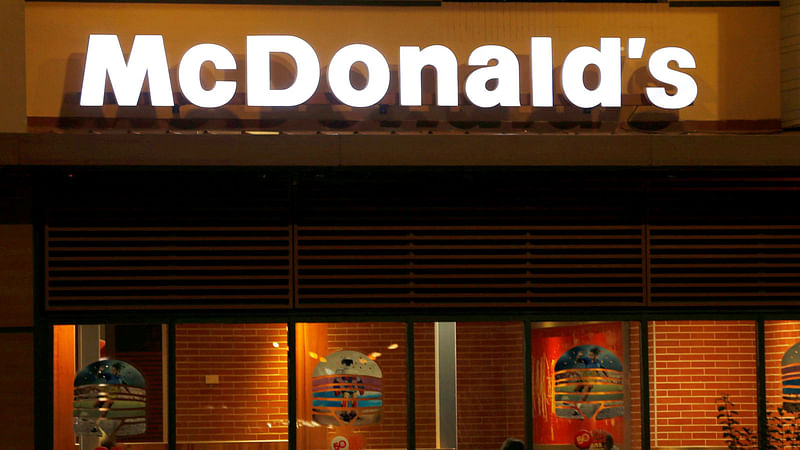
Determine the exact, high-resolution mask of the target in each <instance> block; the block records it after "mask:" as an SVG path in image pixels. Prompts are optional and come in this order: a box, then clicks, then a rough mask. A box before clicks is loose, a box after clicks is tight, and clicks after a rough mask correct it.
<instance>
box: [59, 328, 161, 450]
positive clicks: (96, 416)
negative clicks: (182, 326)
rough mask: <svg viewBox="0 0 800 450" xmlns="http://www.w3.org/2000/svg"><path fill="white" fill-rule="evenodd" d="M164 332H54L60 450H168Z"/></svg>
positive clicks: (111, 329) (82, 329)
mask: <svg viewBox="0 0 800 450" xmlns="http://www.w3.org/2000/svg"><path fill="white" fill-rule="evenodd" d="M165 336H166V333H165V326H164V325H160V324H156V325H149V324H136V325H125V324H106V325H58V326H54V327H53V383H54V385H53V393H54V398H53V438H54V439H53V442H54V448H55V449H65V450H66V449H75V448H78V449H80V450H85V449H89V450H94V449H95V448H96V447H98V446H100V445H102V446H105V447H107V448H111V447H114V446H115V445H125V446H130V447H135V446H137V445H144V444H145V443H146V444H147V448H151V449H166V441H167V439H166V427H165V423H166V417H165V408H164V405H165V399H166V379H165V376H164V374H165V367H166V353H165V351H164V350H165V347H166V345H165Z"/></svg>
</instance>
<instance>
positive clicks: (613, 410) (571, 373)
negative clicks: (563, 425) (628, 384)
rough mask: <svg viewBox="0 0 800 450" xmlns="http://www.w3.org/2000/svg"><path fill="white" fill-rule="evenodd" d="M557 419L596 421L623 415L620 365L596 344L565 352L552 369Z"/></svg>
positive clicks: (612, 355) (609, 353) (614, 356)
mask: <svg viewBox="0 0 800 450" xmlns="http://www.w3.org/2000/svg"><path fill="white" fill-rule="evenodd" d="M553 369H554V370H553V376H554V377H555V394H554V396H553V398H554V400H555V403H556V416H558V417H559V418H562V419H577V420H583V419H588V418H594V419H597V420H603V419H610V418H612V417H620V416H622V415H623V414H625V405H624V401H625V392H624V386H623V372H622V362H620V360H619V358H617V355H615V354H613V353H611V351H609V350H608V349H605V348H603V347H600V346H597V345H591V344H590V345H579V346H577V347H573V348H571V349H569V350H568V351H566V352H565V353H564V354H563V355H561V357H560V358H559V359H558V361H556V363H555V367H554V368H553Z"/></svg>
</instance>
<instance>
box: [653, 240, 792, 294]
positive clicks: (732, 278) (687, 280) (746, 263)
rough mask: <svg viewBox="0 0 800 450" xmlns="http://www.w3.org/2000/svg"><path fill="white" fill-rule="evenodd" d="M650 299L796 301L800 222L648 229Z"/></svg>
mask: <svg viewBox="0 0 800 450" xmlns="http://www.w3.org/2000/svg"><path fill="white" fill-rule="evenodd" d="M648 234H649V236H648V237H649V253H650V264H649V266H650V282H649V289H650V301H651V303H670V304H673V303H682V304H683V303H685V304H709V303H717V304H720V303H728V304H730V303H736V302H750V303H751V304H758V305H760V306H763V305H767V304H770V303H782V302H786V301H792V302H797V301H798V300H800V225H704V226H691V225H667V226H656V225H654V226H650V227H649V233H648Z"/></svg>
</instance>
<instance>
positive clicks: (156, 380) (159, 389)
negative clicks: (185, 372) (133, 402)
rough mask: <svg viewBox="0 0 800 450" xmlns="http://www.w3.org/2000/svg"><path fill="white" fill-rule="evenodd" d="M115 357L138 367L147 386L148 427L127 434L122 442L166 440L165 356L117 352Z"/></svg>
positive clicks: (146, 413)
mask: <svg viewBox="0 0 800 450" xmlns="http://www.w3.org/2000/svg"><path fill="white" fill-rule="evenodd" d="M113 358H115V359H120V360H122V361H125V362H128V363H130V364H132V365H133V367H136V369H138V370H139V372H141V373H142V376H143V377H144V379H145V382H146V386H147V403H146V405H145V420H146V421H147V429H146V430H145V432H144V434H140V435H135V436H125V437H124V438H121V439H120V442H162V441H164V426H163V424H164V410H163V409H162V408H163V403H164V401H163V399H164V389H163V377H162V373H163V372H164V367H163V362H164V359H163V356H162V355H161V352H160V351H159V352H153V351H150V352H144V351H143V352H124V353H123V352H116V353H115V354H114V355H113Z"/></svg>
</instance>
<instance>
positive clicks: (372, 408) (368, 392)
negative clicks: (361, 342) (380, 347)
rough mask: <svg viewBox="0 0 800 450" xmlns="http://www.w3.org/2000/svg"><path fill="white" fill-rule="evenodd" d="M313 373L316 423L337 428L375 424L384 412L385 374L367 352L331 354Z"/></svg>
mask: <svg viewBox="0 0 800 450" xmlns="http://www.w3.org/2000/svg"><path fill="white" fill-rule="evenodd" d="M324 359H325V360H324V361H322V358H320V363H319V364H317V366H316V367H315V368H314V372H313V374H312V389H313V393H312V397H313V400H312V411H313V419H314V421H315V422H317V423H319V424H322V425H333V426H346V425H349V426H361V425H372V424H376V423H379V422H380V421H381V416H382V413H383V399H382V396H383V395H382V381H381V379H382V378H383V374H382V372H381V369H380V367H378V364H377V363H376V362H375V361H372V360H371V359H369V357H368V356H366V355H365V354H363V353H359V352H354V351H348V350H343V351H338V352H336V353H332V354H330V355H328V356H327V357H326V358H324Z"/></svg>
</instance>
